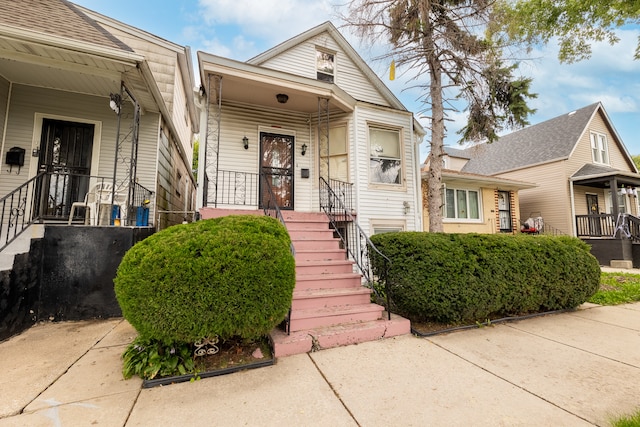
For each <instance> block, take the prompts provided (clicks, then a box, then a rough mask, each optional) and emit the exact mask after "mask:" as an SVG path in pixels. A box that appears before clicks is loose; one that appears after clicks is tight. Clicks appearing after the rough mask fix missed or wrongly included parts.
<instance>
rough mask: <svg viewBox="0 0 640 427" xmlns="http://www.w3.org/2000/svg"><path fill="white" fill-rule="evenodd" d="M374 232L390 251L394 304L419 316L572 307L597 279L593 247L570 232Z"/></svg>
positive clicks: (467, 317)
mask: <svg viewBox="0 0 640 427" xmlns="http://www.w3.org/2000/svg"><path fill="white" fill-rule="evenodd" d="M371 240H372V241H373V242H374V244H375V245H376V246H377V247H378V248H379V249H380V250H381V251H382V252H383V253H384V254H385V255H387V256H388V257H389V258H390V259H391V271H390V273H389V274H390V277H391V279H392V280H390V281H389V284H390V286H389V295H390V297H391V300H392V305H393V306H394V309H395V310H396V311H397V312H398V313H399V314H402V315H405V316H407V317H409V318H410V319H412V320H415V321H425V320H427V321H429V320H435V321H439V322H445V323H450V322H453V323H456V322H464V323H473V322H476V321H478V322H482V321H483V320H485V319H489V318H491V317H493V315H500V316H504V315H514V314H521V313H530V312H539V311H549V310H558V309H563V308H574V307H577V306H578V305H580V304H582V303H583V302H585V301H586V300H587V299H588V298H589V297H590V296H591V295H593V293H594V292H595V291H596V290H597V289H598V284H599V279H600V267H599V265H598V262H597V260H596V259H595V258H594V257H593V256H592V255H591V254H590V253H589V247H588V246H587V245H586V244H584V243H583V242H581V241H580V240H579V239H575V238H570V237H547V236H522V235H516V236H514V235H502V234H494V235H488V234H487V235H480V234H444V233H418V232H416V233H409V232H403V233H385V234H380V235H374V236H372V237H371ZM377 262H379V260H378V259H375V258H374V259H373V265H374V269H375V268H379V265H377V264H376V263H377ZM374 271H375V270H374Z"/></svg>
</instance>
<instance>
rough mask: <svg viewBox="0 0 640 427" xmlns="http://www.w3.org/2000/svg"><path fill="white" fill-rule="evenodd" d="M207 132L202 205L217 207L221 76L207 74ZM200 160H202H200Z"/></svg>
mask: <svg viewBox="0 0 640 427" xmlns="http://www.w3.org/2000/svg"><path fill="white" fill-rule="evenodd" d="M206 96H207V132H206V135H205V146H204V183H203V187H204V188H203V189H204V191H203V200H202V206H205V207H206V206H209V205H210V204H213V207H218V165H219V159H218V155H219V153H220V120H221V116H222V76H219V75H216V74H208V75H207V93H206ZM201 161H202V160H201Z"/></svg>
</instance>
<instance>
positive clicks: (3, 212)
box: [0, 172, 45, 251]
mask: <svg viewBox="0 0 640 427" xmlns="http://www.w3.org/2000/svg"><path fill="white" fill-rule="evenodd" d="M44 175H45V174H44V172H43V173H40V174H38V175H36V176H34V177H33V178H31V179H30V180H28V181H27V182H25V183H24V184H22V185H21V186H19V187H18V188H16V189H15V190H13V191H12V192H10V193H9V194H7V195H6V196H4V197H3V198H1V199H0V251H2V250H3V249H4V248H5V247H7V246H8V245H9V244H10V243H11V242H13V241H14V240H15V239H17V238H18V237H19V236H20V235H21V234H22V233H23V232H24V230H26V229H27V227H29V226H30V225H31V224H33V222H34V221H35V219H36V218H37V216H36V215H34V204H33V202H32V201H33V200H35V199H38V198H39V195H38V190H39V189H40V188H41V185H39V183H40V182H41V180H42V177H43V176H44Z"/></svg>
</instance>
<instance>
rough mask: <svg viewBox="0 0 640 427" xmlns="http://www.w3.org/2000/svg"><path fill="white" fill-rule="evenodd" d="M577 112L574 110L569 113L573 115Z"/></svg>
mask: <svg viewBox="0 0 640 427" xmlns="http://www.w3.org/2000/svg"><path fill="white" fill-rule="evenodd" d="M575 113H576V112H575V111H572V112H570V113H569V114H568V115H569V116H573V115H574V114H575Z"/></svg>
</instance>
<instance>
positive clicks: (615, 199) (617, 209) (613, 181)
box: [609, 178, 620, 222]
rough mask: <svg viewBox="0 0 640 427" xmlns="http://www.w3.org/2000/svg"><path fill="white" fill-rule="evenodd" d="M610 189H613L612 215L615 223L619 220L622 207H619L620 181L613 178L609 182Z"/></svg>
mask: <svg viewBox="0 0 640 427" xmlns="http://www.w3.org/2000/svg"><path fill="white" fill-rule="evenodd" d="M609 188H610V189H611V207H612V210H611V213H612V214H613V221H614V222H615V221H617V220H618V213H619V212H620V205H618V180H617V179H616V178H612V179H611V180H610V181H609Z"/></svg>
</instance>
